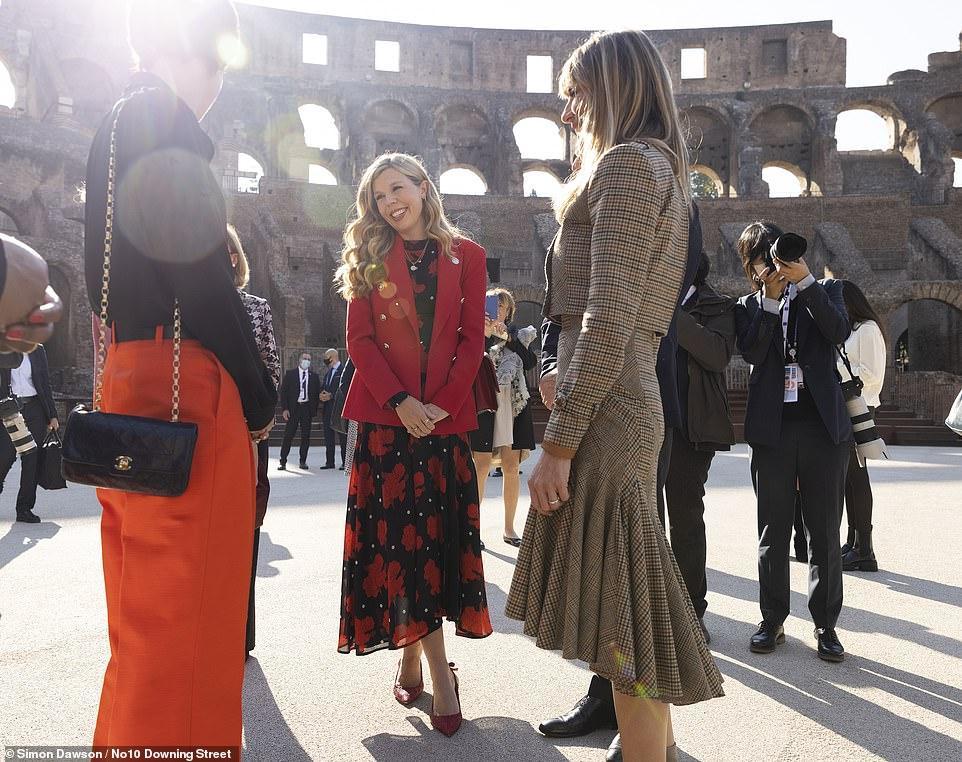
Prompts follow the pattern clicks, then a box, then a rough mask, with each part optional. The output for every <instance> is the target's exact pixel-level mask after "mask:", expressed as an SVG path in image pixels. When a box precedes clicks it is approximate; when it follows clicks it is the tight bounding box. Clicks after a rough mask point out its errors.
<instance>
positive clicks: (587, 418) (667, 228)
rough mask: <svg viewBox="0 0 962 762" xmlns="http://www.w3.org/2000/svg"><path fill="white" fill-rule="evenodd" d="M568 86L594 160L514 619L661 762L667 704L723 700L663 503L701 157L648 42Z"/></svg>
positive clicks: (580, 197) (554, 270) (561, 252)
mask: <svg viewBox="0 0 962 762" xmlns="http://www.w3.org/2000/svg"><path fill="white" fill-rule="evenodd" d="M559 91H560V95H561V97H562V98H565V99H566V101H567V102H566V105H565V109H564V114H563V116H562V120H563V121H564V122H566V123H568V124H569V125H571V127H572V128H573V130H574V131H575V132H576V133H577V134H578V138H579V143H580V154H581V166H580V168H579V169H578V170H577V171H576V173H575V174H574V176H573V178H572V179H571V181H569V183H568V184H567V185H566V186H565V188H564V189H563V192H562V195H561V196H560V197H559V201H558V219H559V221H560V223H561V230H560V233H559V236H558V238H557V239H556V240H557V245H556V247H555V249H554V252H553V255H552V257H551V259H550V260H549V262H548V264H547V272H546V275H547V276H548V293H547V297H546V302H545V314H546V315H548V316H550V317H553V318H556V319H557V320H559V321H560V323H561V335H560V338H559V358H558V359H559V362H558V386H557V393H556V397H555V402H554V407H553V409H552V411H551V418H550V420H549V423H548V427H547V430H546V432H545V435H544V440H543V443H542V448H543V453H542V456H541V459H540V460H539V462H538V464H537V466H536V467H535V468H534V471H533V472H532V475H531V477H530V478H529V480H528V485H529V488H530V493H531V507H532V510H531V511H530V512H529V514H528V521H527V525H526V526H525V530H524V535H523V541H522V545H521V550H520V552H519V555H518V563H517V566H516V568H515V573H514V579H513V581H512V584H511V591H510V593H509V596H508V604H507V614H508V616H510V617H512V618H515V619H520V620H523V621H524V632H525V634H527V635H530V636H534V637H535V638H536V643H537V645H538V646H540V647H542V648H548V649H553V650H560V651H561V652H562V656H564V657H565V658H569V659H574V658H577V659H581V660H583V661H586V662H588V663H589V665H590V667H591V669H592V671H594V672H595V673H596V674H598V675H601V676H602V677H605V678H607V679H609V680H611V682H612V684H613V686H614V688H615V692H614V698H615V712H616V715H617V719H618V727H619V730H620V731H621V742H622V752H623V757H624V759H625V760H629V761H631V762H634V760H658V759H662V760H663V759H666V755H667V754H671V755H672V756H674V754H675V747H674V740H673V737H672V733H671V723H670V714H669V705H670V704H673V703H674V704H688V703H693V702H696V701H702V700H705V699H709V698H713V697H715V696H721V695H722V690H721V682H722V680H721V676H720V674H719V673H718V670H717V669H716V667H715V664H714V662H713V661H712V658H711V654H710V653H709V652H708V649H707V647H706V645H705V641H704V638H703V636H702V633H701V630H700V629H699V627H698V621H697V618H696V616H695V612H694V609H693V608H692V605H691V601H690V599H689V597H688V594H687V592H686V591H685V588H684V585H683V584H682V583H681V581H680V580H681V574H680V573H679V571H678V567H677V564H676V563H675V559H674V556H673V555H672V553H671V550H670V548H669V547H668V543H667V542H666V540H665V533H664V530H663V529H662V527H661V524H660V522H659V521H658V517H657V507H656V505H657V504H656V500H655V492H656V470H657V461H658V452H659V449H660V447H661V441H662V437H663V433H664V421H663V417H662V408H661V400H660V395H659V391H658V380H657V376H656V374H655V358H656V355H657V352H658V345H659V343H660V341H661V337H662V336H664V335H665V332H666V330H667V328H668V325H669V322H670V321H671V318H672V314H673V312H674V309H675V304H676V302H677V299H678V291H679V289H680V286H681V282H682V278H683V275H684V267H685V261H686V248H687V241H688V206H689V204H690V200H689V194H688V190H687V188H688V158H687V148H686V146H685V140H684V136H683V133H682V130H681V126H680V124H679V119H678V113H677V110H676V106H675V101H674V97H673V95H672V89H671V78H670V76H669V74H668V71H667V69H666V67H665V65H664V63H663V62H662V60H661V58H660V57H659V55H658V52H657V50H656V49H655V47H654V45H653V44H652V43H651V41H650V40H649V39H648V37H647V36H645V35H644V34H643V33H641V32H615V33H610V32H609V33H599V34H596V35H593V36H592V37H591V38H590V39H589V40H588V41H587V42H586V43H585V44H584V45H582V46H581V47H580V48H578V49H577V50H576V51H575V52H574V53H573V54H572V55H571V57H570V58H569V59H568V61H567V62H566V63H565V65H564V67H563V69H562V73H561V77H560V81H559ZM669 748H670V749H671V750H670V751H666V750H667V749H669Z"/></svg>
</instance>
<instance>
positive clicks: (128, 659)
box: [94, 340, 256, 747]
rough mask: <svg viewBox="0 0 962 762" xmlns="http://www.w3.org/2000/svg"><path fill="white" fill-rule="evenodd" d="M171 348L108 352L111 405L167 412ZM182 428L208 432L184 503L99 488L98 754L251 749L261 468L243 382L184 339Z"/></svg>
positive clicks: (156, 345)
mask: <svg viewBox="0 0 962 762" xmlns="http://www.w3.org/2000/svg"><path fill="white" fill-rule="evenodd" d="M171 367H172V344H171V342H170V341H169V340H168V341H162V340H154V341H132V342H126V343H122V344H115V345H113V346H111V347H110V351H109V354H108V358H107V364H106V372H105V374H104V375H105V379H104V409H105V410H106V411H107V412H111V413H127V414H131V415H142V416H149V417H152V418H162V419H168V420H169V418H170V409H171ZM180 389H181V393H180V410H181V420H182V421H189V422H193V423H196V424H197V425H198V429H199V433H198V439H197V447H196V450H195V452H194V461H193V466H192V468H191V474H190V486H189V487H188V488H187V491H186V492H185V493H184V494H183V495H181V496H180V497H175V498H164V497H151V496H146V495H138V494H134V493H131V492H119V491H114V490H98V491H97V496H98V498H99V499H100V503H101V505H102V506H103V519H102V522H101V537H102V542H103V563H104V581H105V583H106V589H107V623H108V629H109V632H110V661H109V663H108V665H107V672H106V675H105V677H104V685H103V692H102V693H101V697H100V711H99V713H98V716H97V727H96V730H95V732H94V746H117V745H120V746H125V745H130V746H176V745H181V746H236V747H240V745H241V727H242V719H241V690H242V685H243V677H244V636H245V629H244V628H245V623H246V618H247V598H248V592H249V586H250V568H251V552H252V543H253V533H254V485H255V478H256V477H255V463H254V452H253V449H252V447H251V440H250V435H249V434H248V432H247V425H246V423H245V421H244V415H243V412H242V410H241V402H240V396H239V394H238V392H237V386H236V385H235V384H234V381H233V379H232V378H231V377H230V376H229V375H228V373H227V372H226V371H225V370H224V367H223V366H222V365H221V364H220V362H218V360H217V359H216V357H215V356H214V355H213V354H212V353H211V352H209V351H207V350H206V349H204V348H203V347H202V346H201V345H200V344H198V343H197V342H194V341H185V342H184V343H183V349H182V357H181V381H180Z"/></svg>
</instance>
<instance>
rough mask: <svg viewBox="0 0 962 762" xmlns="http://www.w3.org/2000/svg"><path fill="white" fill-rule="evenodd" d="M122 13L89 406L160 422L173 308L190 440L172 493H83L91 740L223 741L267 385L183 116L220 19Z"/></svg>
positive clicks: (185, 0)
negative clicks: (97, 655) (97, 378)
mask: <svg viewBox="0 0 962 762" xmlns="http://www.w3.org/2000/svg"><path fill="white" fill-rule="evenodd" d="M131 9H132V10H131V14H130V30H129V31H130V35H129V36H130V41H131V46H132V48H133V50H134V52H135V53H136V55H137V58H138V66H139V71H138V72H137V73H136V74H135V75H134V76H133V78H132V80H131V81H130V84H129V85H128V87H127V90H126V92H125V94H124V96H123V98H121V100H120V101H119V102H118V103H117V104H116V105H115V106H114V109H113V111H112V112H111V114H110V115H109V116H108V117H107V118H106V119H105V120H104V122H103V124H102V125H101V127H100V129H99V130H98V132H97V134H96V135H95V136H94V140H93V144H92V147H91V149H90V157H89V159H88V162H87V203H86V210H85V215H86V219H85V243H84V246H85V252H84V254H85V261H86V282H87V290H88V294H89V298H90V303H91V306H92V307H93V308H94V310H95V311H96V312H100V311H101V287H102V286H103V284H104V281H105V280H106V278H105V275H109V293H108V299H107V302H108V305H107V306H108V314H107V324H108V325H110V326H111V328H112V333H113V343H112V345H111V347H110V351H109V353H108V355H107V359H106V363H105V366H104V374H103V383H104V386H103V390H104V396H103V406H102V407H103V410H104V411H105V412H108V413H125V414H129V415H138V416H146V417H151V418H156V419H161V420H165V419H166V420H169V419H170V416H171V409H172V402H173V398H174V392H173V388H172V387H173V383H172V375H173V364H174V363H173V343H172V341H171V339H172V337H173V335H174V333H175V325H176V324H177V319H176V317H175V305H179V310H180V315H181V324H182V329H183V339H184V341H183V344H182V356H181V362H180V382H179V389H180V392H179V399H180V417H181V420H183V421H186V422H191V423H196V424H197V427H198V439H197V443H196V448H195V451H194V458H193V463H192V466H191V473H190V481H189V485H188V487H187V490H186V491H185V492H184V493H183V494H182V495H179V496H177V497H149V496H145V495H142V494H136V493H132V492H127V491H110V490H99V491H98V497H99V498H100V501H101V504H102V505H103V521H102V542H103V564H104V580H105V583H106V592H107V623H108V630H109V634H110V662H109V664H108V665H107V671H106V676H105V678H104V685H103V692H102V694H101V699H100V711H99V714H98V717H97V727H96V730H95V732H94V745H95V746H110V747H112V746H188V747H197V746H225V747H240V745H241V734H242V713H241V691H242V685H243V678H244V636H245V632H244V629H245V627H244V624H245V621H246V618H247V599H248V592H249V585H250V570H251V556H252V545H253V535H254V485H255V475H254V462H255V461H254V450H253V446H252V441H253V442H260V441H263V440H264V439H265V438H266V437H267V435H268V432H269V431H270V428H271V426H272V425H273V420H274V408H275V406H276V402H277V394H276V390H275V388H274V383H273V382H272V380H271V378H270V375H269V374H268V372H267V369H266V368H265V367H264V363H263V361H262V360H261V358H260V353H259V352H258V349H257V345H256V343H255V341H254V335H253V333H252V331H251V325H250V320H249V318H248V315H247V311H246V309H245V308H244V305H243V304H242V303H241V300H240V297H239V296H238V294H237V291H236V289H235V287H234V280H233V274H232V272H231V265H230V260H229V258H228V248H227V236H226V229H227V219H226V211H225V204H224V197H223V195H222V194H221V191H220V184H219V181H218V180H217V178H216V177H215V176H214V175H213V173H212V172H211V170H210V161H211V158H212V157H213V155H214V145H213V143H212V142H211V140H210V138H209V137H208V136H207V135H206V134H205V133H204V131H203V130H202V129H201V126H200V119H201V118H203V116H204V114H205V113H206V112H207V110H208V109H209V108H210V107H211V105H212V104H213V102H214V100H215V99H216V97H217V94H218V93H219V91H220V88H221V85H222V83H223V76H224V65H223V63H222V61H221V60H220V58H219V57H218V49H219V48H218V45H219V43H221V42H222V41H223V40H224V38H225V37H227V36H230V35H234V36H236V35H237V14H236V11H235V9H234V7H233V5H232V4H231V2H230V0H137V2H136V3H134V4H133V5H132V6H131ZM108 254H109V257H108ZM68 429H69V423H68ZM234 758H235V759H236V756H235V757H234Z"/></svg>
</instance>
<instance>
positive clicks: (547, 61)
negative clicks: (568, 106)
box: [528, 56, 554, 93]
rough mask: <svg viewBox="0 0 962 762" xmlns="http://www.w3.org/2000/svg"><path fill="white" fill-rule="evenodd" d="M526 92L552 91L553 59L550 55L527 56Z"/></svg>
mask: <svg viewBox="0 0 962 762" xmlns="http://www.w3.org/2000/svg"><path fill="white" fill-rule="evenodd" d="M528 92H529V93H553V92H554V59H553V58H552V57H551V56H528Z"/></svg>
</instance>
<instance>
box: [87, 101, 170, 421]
mask: <svg viewBox="0 0 962 762" xmlns="http://www.w3.org/2000/svg"><path fill="white" fill-rule="evenodd" d="M122 110H123V108H122V107H121V108H120V109H118V111H117V116H116V117H114V123H113V125H112V126H111V128H110V161H109V164H108V166H107V213H106V217H105V220H104V282H103V286H102V287H101V289H100V326H99V327H100V330H99V342H98V346H97V377H96V378H95V379H94V411H95V412H100V407H101V405H102V404H103V394H104V366H105V365H106V363H107V319H108V318H107V304H108V296H109V294H110V255H111V252H112V250H113V237H114V191H115V189H116V183H117V122H118V121H119V120H120V112H121V111H122ZM180 340H181V320H180V302H179V301H178V300H177V299H174V370H173V386H172V402H171V411H170V420H171V421H174V422H177V421H179V420H180Z"/></svg>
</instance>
